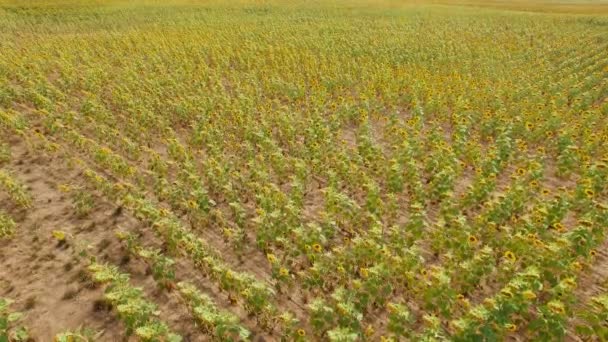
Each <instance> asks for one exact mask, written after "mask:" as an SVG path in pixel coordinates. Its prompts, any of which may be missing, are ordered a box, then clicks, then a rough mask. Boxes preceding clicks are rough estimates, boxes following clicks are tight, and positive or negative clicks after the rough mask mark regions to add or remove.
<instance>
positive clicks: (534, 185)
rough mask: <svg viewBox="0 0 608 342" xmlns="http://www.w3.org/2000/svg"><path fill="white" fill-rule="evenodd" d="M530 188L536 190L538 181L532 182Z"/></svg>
mask: <svg viewBox="0 0 608 342" xmlns="http://www.w3.org/2000/svg"><path fill="white" fill-rule="evenodd" d="M530 186H531V187H534V188H536V187H537V186H538V181H536V180H533V181H531V182H530Z"/></svg>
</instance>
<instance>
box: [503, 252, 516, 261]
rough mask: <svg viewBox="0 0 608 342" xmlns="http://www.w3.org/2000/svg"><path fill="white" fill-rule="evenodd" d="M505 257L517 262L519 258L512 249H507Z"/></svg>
mask: <svg viewBox="0 0 608 342" xmlns="http://www.w3.org/2000/svg"><path fill="white" fill-rule="evenodd" d="M504 257H505V259H507V260H509V261H510V262H515V260H517V258H516V257H515V254H514V253H513V252H511V251H506V252H505V254H504Z"/></svg>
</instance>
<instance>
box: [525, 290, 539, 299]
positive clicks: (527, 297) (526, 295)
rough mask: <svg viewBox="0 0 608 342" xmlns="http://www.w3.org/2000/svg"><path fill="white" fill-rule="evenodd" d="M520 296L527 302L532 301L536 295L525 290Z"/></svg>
mask: <svg viewBox="0 0 608 342" xmlns="http://www.w3.org/2000/svg"><path fill="white" fill-rule="evenodd" d="M522 296H524V298H526V299H527V300H533V299H534V298H536V293H534V292H532V291H530V290H526V291H524V292H522Z"/></svg>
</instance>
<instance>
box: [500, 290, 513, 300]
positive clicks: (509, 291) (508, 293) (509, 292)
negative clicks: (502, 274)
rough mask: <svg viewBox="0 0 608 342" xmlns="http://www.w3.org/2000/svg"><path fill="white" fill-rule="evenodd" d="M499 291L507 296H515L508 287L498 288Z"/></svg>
mask: <svg viewBox="0 0 608 342" xmlns="http://www.w3.org/2000/svg"><path fill="white" fill-rule="evenodd" d="M500 293H501V294H502V295H503V296H505V297H509V298H513V297H515V295H514V294H513V292H512V291H511V289H509V288H504V289H502V290H500Z"/></svg>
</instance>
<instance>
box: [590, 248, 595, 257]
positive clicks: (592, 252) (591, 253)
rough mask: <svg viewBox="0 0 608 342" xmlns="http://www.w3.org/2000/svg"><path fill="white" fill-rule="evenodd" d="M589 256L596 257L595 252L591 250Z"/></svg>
mask: <svg viewBox="0 0 608 342" xmlns="http://www.w3.org/2000/svg"><path fill="white" fill-rule="evenodd" d="M589 255H590V256H592V257H595V256H597V251H596V250H595V249H592V250H591V251H590V252H589Z"/></svg>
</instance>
